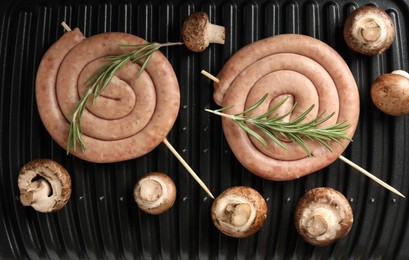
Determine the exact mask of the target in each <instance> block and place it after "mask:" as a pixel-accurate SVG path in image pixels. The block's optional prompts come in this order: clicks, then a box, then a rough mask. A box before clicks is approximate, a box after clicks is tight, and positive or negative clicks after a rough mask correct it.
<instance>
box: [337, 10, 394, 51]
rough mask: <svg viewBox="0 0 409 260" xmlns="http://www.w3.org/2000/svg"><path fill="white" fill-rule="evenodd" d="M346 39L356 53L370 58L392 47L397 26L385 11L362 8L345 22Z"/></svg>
mask: <svg viewBox="0 0 409 260" xmlns="http://www.w3.org/2000/svg"><path fill="white" fill-rule="evenodd" d="M344 39H345V42H346V43H347V44H348V46H349V47H350V48H351V49H352V50H354V51H356V52H359V53H362V54H365V55H369V56H372V55H377V54H381V53H382V52H384V51H385V50H387V49H388V48H389V47H390V46H391V45H392V43H393V41H394V39H395V26H394V25H393V22H392V20H391V18H390V17H389V15H388V14H387V13H386V12H385V11H384V10H382V9H379V8H377V7H375V6H362V7H360V8H358V9H356V10H355V11H354V12H352V13H351V14H350V15H349V16H348V17H347V19H346V20H345V25H344Z"/></svg>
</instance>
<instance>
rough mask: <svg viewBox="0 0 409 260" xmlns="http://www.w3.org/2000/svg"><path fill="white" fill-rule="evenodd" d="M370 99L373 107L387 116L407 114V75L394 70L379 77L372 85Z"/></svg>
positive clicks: (408, 79) (408, 91) (408, 84)
mask: <svg viewBox="0 0 409 260" xmlns="http://www.w3.org/2000/svg"><path fill="white" fill-rule="evenodd" d="M371 98H372V102H373V103H374V105H375V106H376V107H377V108H378V109H379V110H381V111H382V112H384V113H386V114H388V115H392V116H400V115H405V114H409V73H407V72H406V71H403V70H395V71H393V72H392V73H390V74H383V75H381V76H379V77H378V78H376V79H375V81H374V82H373V83H372V86H371Z"/></svg>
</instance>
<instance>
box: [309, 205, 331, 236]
mask: <svg viewBox="0 0 409 260" xmlns="http://www.w3.org/2000/svg"><path fill="white" fill-rule="evenodd" d="M333 221H334V220H333V214H332V213H331V211H330V210H327V209H323V208H319V209H317V210H316V211H315V212H314V214H313V215H312V216H310V218H309V219H308V220H307V221H306V230H307V232H308V233H309V234H310V235H312V236H314V237H318V236H321V235H322V234H325V232H327V230H328V227H329V226H331V224H330V223H331V222H333Z"/></svg>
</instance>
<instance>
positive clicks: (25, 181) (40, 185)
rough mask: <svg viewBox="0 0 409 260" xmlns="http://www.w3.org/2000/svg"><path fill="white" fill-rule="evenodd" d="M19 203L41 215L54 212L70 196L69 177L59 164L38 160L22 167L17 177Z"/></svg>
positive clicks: (63, 204) (62, 205) (47, 160)
mask: <svg viewBox="0 0 409 260" xmlns="http://www.w3.org/2000/svg"><path fill="white" fill-rule="evenodd" d="M18 187H19V189H20V201H21V203H22V204H23V205H24V206H31V207H33V208H34V209H35V210H37V211H39V212H43V213H47V212H55V211H57V210H59V209H61V208H62V207H64V206H65V204H66V203H67V202H68V200H69V198H70V196H71V177H70V175H69V174H68V172H67V170H66V169H65V168H64V167H63V166H61V165H60V164H59V163H57V162H55V161H53V160H49V159H38V160H34V161H31V162H29V163H27V164H26V165H24V166H23V167H22V168H21V170H20V173H19V176H18Z"/></svg>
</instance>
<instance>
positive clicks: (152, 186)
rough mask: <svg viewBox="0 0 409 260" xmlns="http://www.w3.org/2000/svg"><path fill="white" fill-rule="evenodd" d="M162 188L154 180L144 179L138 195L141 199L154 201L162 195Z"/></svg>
mask: <svg viewBox="0 0 409 260" xmlns="http://www.w3.org/2000/svg"><path fill="white" fill-rule="evenodd" d="M162 193H163V189H162V185H160V183H159V182H157V181H156V180H152V179H149V180H146V181H144V182H143V183H142V184H141V186H140V195H141V199H143V200H145V201H148V202H153V201H156V200H158V199H159V198H160V196H162Z"/></svg>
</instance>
